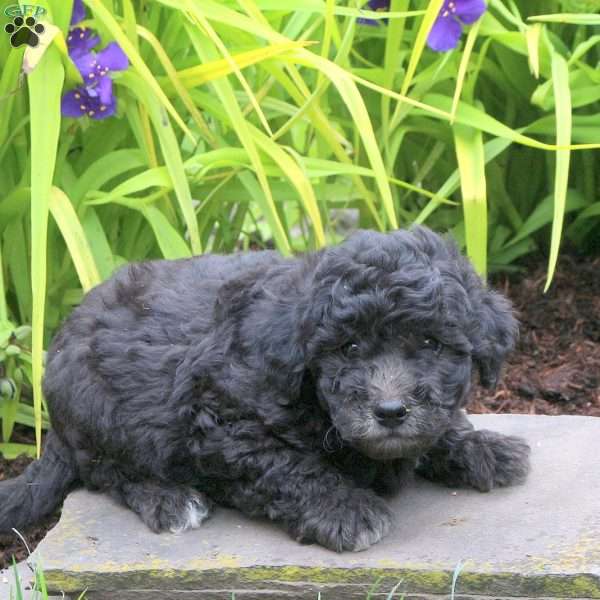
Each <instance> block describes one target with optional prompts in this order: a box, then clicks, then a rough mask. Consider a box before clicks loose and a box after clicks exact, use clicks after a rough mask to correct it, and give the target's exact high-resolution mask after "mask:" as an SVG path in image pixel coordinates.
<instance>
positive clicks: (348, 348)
mask: <svg viewBox="0 0 600 600" xmlns="http://www.w3.org/2000/svg"><path fill="white" fill-rule="evenodd" d="M342 353H343V354H344V356H345V357H346V358H355V357H356V356H358V355H359V354H360V347H359V345H358V344H357V343H356V342H349V343H348V344H346V345H345V346H342Z"/></svg>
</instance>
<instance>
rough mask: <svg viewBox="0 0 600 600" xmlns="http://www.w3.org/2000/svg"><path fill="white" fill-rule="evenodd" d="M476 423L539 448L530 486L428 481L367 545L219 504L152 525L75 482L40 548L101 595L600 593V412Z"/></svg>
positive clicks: (73, 579) (52, 581)
mask: <svg viewBox="0 0 600 600" xmlns="http://www.w3.org/2000/svg"><path fill="white" fill-rule="evenodd" d="M473 421H474V423H475V425H476V427H477V428H479V429H483V428H486V429H494V430H497V431H501V432H505V433H510V434H515V435H521V436H524V437H526V438H527V439H528V440H529V443H530V444H531V446H532V450H533V452H532V463H533V468H532V473H531V475H530V477H529V480H528V481H527V483H526V484H525V485H523V486H519V487H513V488H507V489H499V490H494V491H492V492H491V493H489V494H481V493H479V492H476V491H472V490H452V489H448V488H444V487H441V486H438V485H435V484H432V483H429V482H427V481H423V480H420V479H417V480H416V481H415V482H414V484H412V485H411V486H410V487H409V489H407V490H405V491H404V492H403V493H401V494H400V495H399V496H398V497H397V498H395V499H394V500H393V501H392V502H391V505H392V508H393V511H394V513H395V514H396V525H395V528H394V530H393V531H392V533H391V534H390V535H389V536H388V537H387V538H386V539H384V540H383V541H382V542H380V543H379V544H377V545H375V546H373V547H372V548H370V549H369V550H367V551H365V552H361V553H346V554H336V553H333V552H330V551H328V550H325V549H323V548H320V547H318V546H302V545H300V544H297V543H295V542H293V541H292V540H291V539H289V538H288V537H287V535H286V534H285V533H284V532H283V531H282V530H281V529H280V528H279V527H278V526H277V525H275V524H273V523H269V522H263V521H256V520H250V519H247V518H245V517H243V516H242V515H240V514H239V513H237V512H232V511H229V510H225V509H218V510H217V511H216V513H215V515H214V516H213V517H212V518H211V519H209V521H207V522H206V523H205V524H203V525H202V527H201V528H200V529H198V530H195V531H191V532H187V533H184V534H182V535H179V536H174V535H171V534H161V535H156V534H153V533H151V532H150V531H149V530H148V529H147V528H146V527H145V526H144V525H143V524H142V522H141V521H140V520H139V519H138V518H137V517H136V516H135V515H134V514H133V513H132V512H130V511H129V510H127V509H125V508H122V507H120V506H117V505H116V504H115V503H114V502H113V501H111V500H110V499H109V498H108V497H106V496H104V495H98V494H91V493H89V492H85V491H77V492H75V493H73V494H71V495H70V496H69V498H68V499H67V501H66V504H65V509H64V510H63V516H62V518H61V521H60V523H59V524H58V526H57V527H56V528H55V529H53V530H52V531H51V532H50V533H49V535H48V536H47V538H46V539H45V540H44V541H43V543H42V544H41V545H40V546H39V547H38V550H36V552H35V553H34V554H35V555H38V556H39V557H40V558H41V560H42V564H43V565H44V569H45V573H46V578H47V580H48V582H49V585H50V586H51V587H52V589H53V590H64V591H65V592H67V593H70V594H71V595H72V596H76V595H77V592H79V591H81V590H84V589H87V590H88V593H87V598H89V599H90V600H100V599H103V600H107V599H109V598H110V599H114V598H118V599H122V600H134V599H136V600H137V599H141V598H143V599H144V600H154V599H156V600H158V599H160V600H171V599H173V600H175V599H177V600H192V599H196V598H198V599H202V600H211V599H213V598H214V599H217V598H218V599H220V600H225V599H227V600H230V599H231V598H232V595H231V593H232V592H235V598H236V600H241V599H244V600H251V599H252V600H254V599H262V600H266V599H269V600H275V599H278V600H279V599H284V598H294V599H296V598H298V599H304V598H307V599H308V598H310V599H311V600H316V599H317V596H318V593H319V592H320V593H321V600H337V599H343V600H353V599H361V600H364V599H365V598H366V596H367V593H368V591H369V589H370V588H371V587H372V586H373V584H374V583H375V582H376V581H379V586H378V588H377V590H378V593H375V594H373V595H372V596H371V597H372V598H385V597H386V596H387V594H388V593H389V591H390V590H391V589H392V588H393V587H394V586H395V585H397V584H399V585H398V588H397V594H396V595H395V596H394V598H400V597H401V595H403V596H404V597H405V598H417V597H418V598H423V597H442V596H443V597H448V596H449V594H450V590H451V585H452V574H453V572H454V570H455V568H456V567H457V565H459V564H460V563H462V564H463V569H462V572H461V574H460V576H459V578H458V583H457V588H456V589H457V596H456V597H457V598H462V597H465V598H466V597H473V598H600V467H599V465H600V462H599V461H600V419H598V418H594V417H541V416H521V415H483V416H475V417H473Z"/></svg>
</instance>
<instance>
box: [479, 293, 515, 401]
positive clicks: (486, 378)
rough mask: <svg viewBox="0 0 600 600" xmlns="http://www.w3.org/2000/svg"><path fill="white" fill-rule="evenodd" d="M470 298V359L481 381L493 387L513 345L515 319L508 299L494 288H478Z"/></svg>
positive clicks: (488, 386) (486, 385)
mask: <svg viewBox="0 0 600 600" xmlns="http://www.w3.org/2000/svg"><path fill="white" fill-rule="evenodd" d="M477 292H478V293H476V294H475V298H472V301H473V300H474V302H473V309H474V311H473V315H472V318H473V326H474V327H473V336H472V342H473V360H474V363H475V365H476V366H477V367H478V369H479V378H480V381H481V384H482V385H483V386H485V387H487V388H492V389H493V388H494V387H495V386H496V384H497V382H498V379H499V378H500V371H501V368H502V364H503V363H504V359H505V357H506V355H507V354H508V353H509V352H510V351H511V350H512V349H513V348H514V347H515V343H516V341H517V336H518V322H517V320H516V319H515V317H514V314H513V310H512V306H511V303H510V302H509V300H508V299H507V298H505V297H504V296H502V295H501V294H498V293H497V292H494V291H491V290H488V289H486V288H482V289H480V290H477Z"/></svg>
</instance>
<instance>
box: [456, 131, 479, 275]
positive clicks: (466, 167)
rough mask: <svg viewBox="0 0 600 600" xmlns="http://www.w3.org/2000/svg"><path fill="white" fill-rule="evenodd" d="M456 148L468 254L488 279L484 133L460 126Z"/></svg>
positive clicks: (477, 268) (457, 132)
mask: <svg viewBox="0 0 600 600" xmlns="http://www.w3.org/2000/svg"><path fill="white" fill-rule="evenodd" d="M453 130H454V145H455V147H456V158H457V160H458V169H459V172H460V187H461V191H462V200H463V213H464V217H465V237H466V242H467V254H468V255H469V258H470V259H471V260H472V261H473V265H474V266H475V269H476V270H477V272H478V273H479V274H480V275H482V276H484V277H485V272H486V265H487V201H486V184H485V156H484V152H483V138H482V135H481V130H479V129H475V128H474V127H468V126H467V125H459V124H456V125H454V127H453Z"/></svg>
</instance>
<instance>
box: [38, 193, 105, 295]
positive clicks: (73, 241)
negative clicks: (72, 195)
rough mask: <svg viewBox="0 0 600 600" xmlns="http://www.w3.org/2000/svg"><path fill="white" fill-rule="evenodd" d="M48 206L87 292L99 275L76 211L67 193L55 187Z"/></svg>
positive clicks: (98, 279) (82, 285)
mask: <svg viewBox="0 0 600 600" xmlns="http://www.w3.org/2000/svg"><path fill="white" fill-rule="evenodd" d="M49 206H50V212H51V213H52V216H53V217H54V220H55V221H56V224H57V225H58V228H59V229H60V232H61V233H62V236H63V238H64V240H65V243H66V244H67V248H68V249H69V254H70V255H71V260H72V261H73V264H74V265H75V270H76V271H77V275H78V277H79V281H80V282H81V287H82V288H83V291H84V292H87V291H88V290H89V289H91V288H92V287H94V286H95V285H98V284H99V283H100V275H99V273H98V269H97V267H96V263H95V261H94V257H93V255H92V252H91V250H90V246H89V244H88V241H87V238H86V236H85V233H84V231H83V228H82V227H81V223H80V222H79V219H78V217H77V213H76V212H75V209H74V208H73V205H72V204H71V201H70V200H69V198H68V197H67V195H66V194H65V193H64V192H63V191H62V190H61V189H59V188H57V187H53V188H52V191H51V193H50V205H49Z"/></svg>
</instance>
